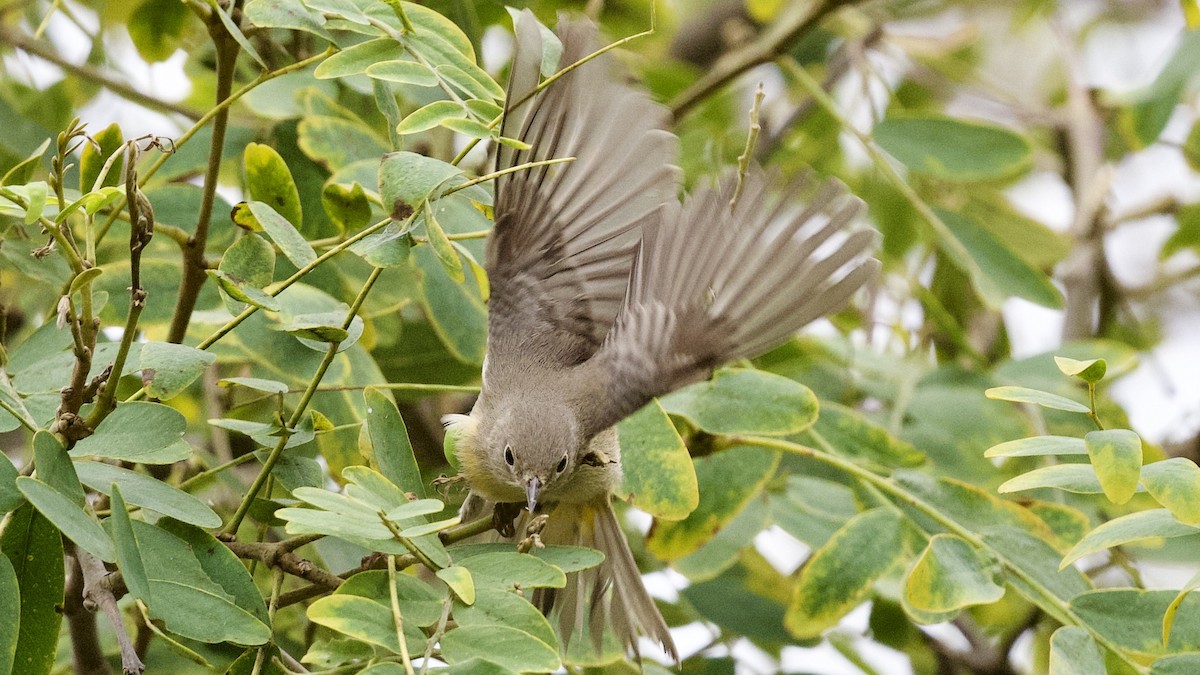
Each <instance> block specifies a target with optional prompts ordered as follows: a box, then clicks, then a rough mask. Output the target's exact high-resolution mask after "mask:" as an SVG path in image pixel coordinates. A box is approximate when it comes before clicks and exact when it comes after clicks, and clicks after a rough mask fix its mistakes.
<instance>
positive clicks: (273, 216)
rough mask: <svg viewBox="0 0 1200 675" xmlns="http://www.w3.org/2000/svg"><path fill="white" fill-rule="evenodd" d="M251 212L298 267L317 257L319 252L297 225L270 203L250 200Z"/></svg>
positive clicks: (284, 253)
mask: <svg viewBox="0 0 1200 675" xmlns="http://www.w3.org/2000/svg"><path fill="white" fill-rule="evenodd" d="M249 208H250V213H251V214H252V215H253V216H254V218H255V219H256V220H257V221H258V222H259V224H260V225H262V227H263V230H264V231H265V232H266V233H267V235H268V236H270V237H271V240H272V241H274V242H275V245H276V246H278V247H279V250H281V251H283V255H284V256H286V257H287V259H288V260H290V261H291V263H292V264H293V265H295V266H296V267H304V266H305V265H307V264H309V263H311V262H313V261H314V260H316V259H317V254H316V252H315V251H313V248H312V246H311V245H309V243H308V242H307V241H305V239H304V236H303V235H301V234H300V232H299V231H298V230H296V227H295V226H294V225H293V224H292V223H290V222H288V221H287V220H286V219H284V217H283V216H281V215H279V213H277V212H276V211H275V209H274V208H272V207H271V205H270V204H267V203H265V202H257V201H255V202H250V203H249Z"/></svg>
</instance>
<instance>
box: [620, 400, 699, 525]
mask: <svg viewBox="0 0 1200 675" xmlns="http://www.w3.org/2000/svg"><path fill="white" fill-rule="evenodd" d="M617 438H618V439H619V440H620V443H621V457H622V469H623V471H624V478H623V480H622V482H621V486H620V487H619V488H618V489H617V494H618V495H619V496H620V497H621V498H622V499H624V500H625V501H626V502H628V503H629V504H632V505H634V506H636V507H638V508H639V509H641V510H643V511H645V512H647V513H649V514H650V515H652V516H654V517H655V518H659V519H662V520H682V519H684V518H686V517H687V515H688V514H689V513H691V512H692V511H694V510H695V509H696V506H698V505H699V503H700V491H699V487H698V484H697V483H696V470H695V467H694V466H693V465H692V458H691V456H690V455H689V454H688V449H687V446H686V445H684V444H683V439H682V438H680V437H679V432H678V431H676V430H675V425H674V424H671V419H670V418H669V417H667V413H666V411H664V410H663V409H662V406H661V405H660V404H659V403H658V402H657V401H651V402H650V403H649V404H648V405H646V406H645V407H643V408H642V409H641V410H639V411H638V412H636V413H634V414H632V415H630V416H629V417H627V418H626V419H625V420H624V421H623V422H621V423H620V424H619V425H618V427H617Z"/></svg>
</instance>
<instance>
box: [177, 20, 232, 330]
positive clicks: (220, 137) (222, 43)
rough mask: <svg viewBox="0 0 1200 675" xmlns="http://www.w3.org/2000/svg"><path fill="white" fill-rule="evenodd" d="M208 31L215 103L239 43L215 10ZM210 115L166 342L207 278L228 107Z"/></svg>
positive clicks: (228, 84)
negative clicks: (196, 203)
mask: <svg viewBox="0 0 1200 675" xmlns="http://www.w3.org/2000/svg"><path fill="white" fill-rule="evenodd" d="M208 34H209V36H210V37H211V39H212V42H213V46H214V47H215V48H216V55H217V66H216V69H217V97H216V98H217V100H216V103H217V105H218V106H220V104H222V103H223V102H225V101H226V100H228V99H229V97H230V94H232V93H233V76H234V69H235V66H236V65H237V55H238V43H237V41H236V40H234V38H233V36H232V35H230V34H229V31H228V29H226V28H225V24H224V23H222V22H221V20H220V18H219V16H218V15H217V13H216V12H213V14H212V16H210V17H209V19H208ZM220 110H221V111H220V112H219V113H217V115H216V117H214V118H213V126H212V142H211V143H210V145H209V150H208V169H207V170H206V171H205V174H204V191H203V192H202V193H201V197H200V214H199V215H198V216H197V218H196V231H195V234H193V235H192V236H191V238H190V239H188V242H187V245H186V246H184V247H183V279H182V281H181V282H180V284H179V297H178V298H177V299H176V301H175V313H174V315H173V316H172V317H171V328H170V330H169V331H168V332H167V342H176V343H182V342H183V338H184V336H185V335H186V334H187V328H188V323H189V322H191V319H192V312H193V311H194V310H195V309H196V299H197V298H199V297H200V288H201V287H202V286H203V285H204V281H205V280H206V279H207V278H208V275H207V274H206V273H205V270H206V269H207V266H206V265H205V262H204V249H205V247H206V246H207V245H208V227H209V224H210V222H211V221H212V210H213V203H214V201H215V199H216V194H217V181H219V180H220V174H221V156H222V153H223V152H224V149H225V130H226V128H227V127H228V126H229V108H228V106H225V107H221V109H220Z"/></svg>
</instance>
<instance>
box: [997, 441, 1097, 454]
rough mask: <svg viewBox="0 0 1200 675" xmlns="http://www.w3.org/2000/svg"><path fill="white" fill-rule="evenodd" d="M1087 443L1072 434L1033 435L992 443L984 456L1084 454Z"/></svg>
mask: <svg viewBox="0 0 1200 675" xmlns="http://www.w3.org/2000/svg"><path fill="white" fill-rule="evenodd" d="M1086 454H1087V445H1085V444H1084V442H1083V439H1082V438H1075V437H1073V436H1033V437H1030V438H1022V439H1019V440H1015V441H1006V442H1004V443H1001V444H999V445H993V446H992V447H990V448H988V450H987V452H985V453H983V456H984V457H1042V456H1046V455H1086Z"/></svg>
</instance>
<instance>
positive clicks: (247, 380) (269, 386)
mask: <svg viewBox="0 0 1200 675" xmlns="http://www.w3.org/2000/svg"><path fill="white" fill-rule="evenodd" d="M235 385H236V386H238V387H246V388H247V389H253V390H255V391H265V392H267V393H268V394H286V393H287V391H288V386H287V384H286V383H284V382H280V381H278V380H264V379H262V378H259V377H226V378H224V379H221V380H217V386H219V387H232V386H235Z"/></svg>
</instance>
